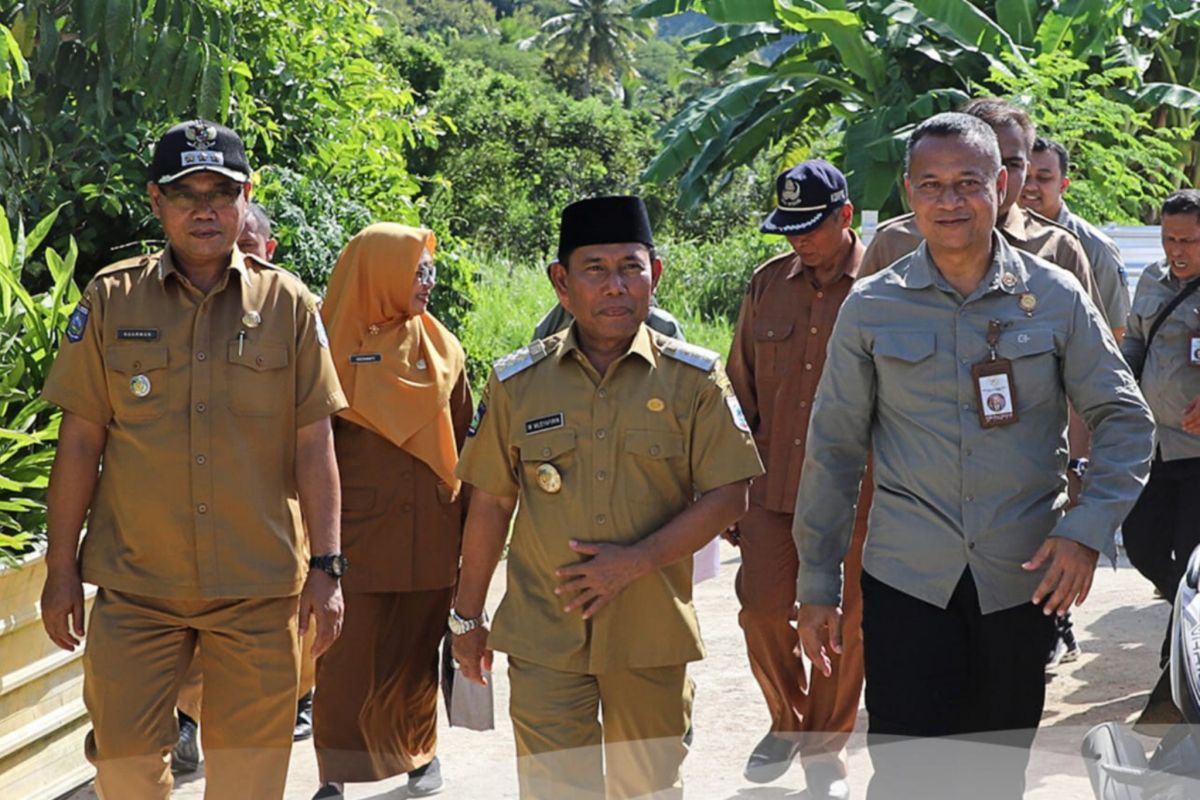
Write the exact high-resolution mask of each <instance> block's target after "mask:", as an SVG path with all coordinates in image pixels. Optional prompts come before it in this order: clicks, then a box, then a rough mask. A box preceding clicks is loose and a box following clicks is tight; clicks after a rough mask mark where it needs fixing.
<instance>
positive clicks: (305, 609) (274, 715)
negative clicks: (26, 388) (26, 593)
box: [42, 120, 346, 800]
mask: <svg viewBox="0 0 1200 800" xmlns="http://www.w3.org/2000/svg"><path fill="white" fill-rule="evenodd" d="M150 172H151V175H150V183H149V185H148V192H149V195H150V207H151V210H152V211H153V212H154V215H155V216H156V217H158V219H159V220H160V222H161V223H162V226H163V231H164V233H165V235H166V240H167V245H166V248H165V249H164V250H163V251H161V252H159V253H155V254H154V255H151V256H146V257H141V258H132V259H128V260H126V261H122V262H119V263H116V264H113V265H111V266H109V267H107V268H105V269H103V270H101V271H100V272H99V273H97V274H96V277H95V278H94V279H93V281H92V282H91V283H90V284H89V285H88V287H87V289H86V290H85V291H84V293H83V297H82V298H81V300H80V301H79V305H78V306H77V307H76V308H75V311H74V312H73V313H72V314H71V318H70V322H69V324H68V328H67V334H66V339H65V341H64V342H63V345H62V348H61V350H60V353H59V356H58V359H57V360H56V361H55V363H54V367H53V368H52V369H51V372H50V375H49V377H48V378H47V381H46V385H45V387H44V388H43V391H42V395H43V397H45V398H46V399H47V400H48V401H50V402H52V403H54V404H56V405H58V406H60V407H61V408H62V409H63V412H64V413H63V421H62V427H61V431H60V435H59V447H58V452H57V455H56V457H55V461H54V468H53V471H52V473H51V476H50V490H49V491H50V496H49V526H48V527H49V531H48V533H49V549H48V551H47V554H46V562H47V566H48V574H47V578H46V584H45V588H44V589H43V593H42V611H43V622H44V625H45V627H46V631H47V633H48V634H49V635H50V638H51V639H52V640H53V641H54V642H55V643H56V644H58V645H59V646H60V647H62V648H64V649H66V650H73V649H74V648H75V647H76V646H78V645H79V637H81V636H82V635H83V634H84V624H83V593H82V589H81V581H82V580H86V581H88V582H89V583H94V584H96V585H97V586H99V587H100V589H99V592H98V594H97V596H96V602H95V606H94V607H93V610H92V613H91V616H90V619H89V621H88V637H87V645H86V649H85V651H84V657H83V667H84V701H85V702H86V704H87V708H88V712H89V714H90V715H91V720H92V727H93V730H92V733H91V734H90V735H89V736H88V740H87V743H86V748H87V754H88V757H89V759H91V761H92V762H93V763H94V764H95V765H96V789H97V792H98V794H99V795H100V797H101V798H108V799H110V800H111V799H112V798H119V799H120V800H124V799H125V798H137V800H145V799H147V798H162V799H163V800H165V798H167V797H168V796H169V795H170V793H171V786H172V779H171V772H170V768H169V754H170V752H171V749H172V746H174V745H175V743H176V738H177V736H178V731H179V729H178V726H177V724H176V721H175V715H174V714H173V710H174V707H175V700H176V696H177V692H178V688H179V683H180V681H181V680H182V678H183V676H184V674H185V673H186V672H187V670H188V667H189V665H190V663H191V661H192V659H193V658H194V657H195V658H199V660H200V665H201V672H202V674H203V680H204V684H205V692H204V699H203V707H202V711H201V714H200V716H201V718H202V722H203V730H202V741H203V744H204V750H205V756H206V760H207V770H206V779H207V783H206V795H205V796H206V797H208V798H211V799H212V800H217V798H219V799H220V800H228V799H229V798H246V800H261V799H262V798H273V797H274V798H278V797H282V796H283V790H284V783H285V780H286V777H287V765H288V758H289V755H290V752H291V745H292V728H293V724H294V722H295V714H296V682H297V671H298V668H299V648H298V644H297V634H298V632H299V633H303V632H304V631H306V630H307V629H308V628H309V626H310V624H311V623H312V620H313V618H315V626H316V638H315V641H314V643H313V647H312V649H313V654H314V655H319V654H320V653H321V652H322V651H323V650H325V649H326V648H328V646H329V645H330V644H331V643H332V642H333V640H334V639H335V638H336V637H337V635H338V632H339V629H340V627H341V617H342V600H341V591H340V588H339V584H338V577H339V576H340V574H341V572H342V570H343V569H344V567H345V561H344V559H343V558H342V557H341V556H340V555H339V554H338V550H339V539H340V536H339V516H338V508H339V503H340V500H339V496H338V478H337V465H336V461H335V460H334V454H333V435H332V428H331V426H330V422H329V417H330V415H331V414H333V413H335V412H337V411H339V410H340V409H342V408H345V406H346V402H345V399H344V397H343V396H342V391H341V388H340V386H339V384H338V379H337V373H336V372H335V371H334V367H333V363H332V361H331V360H330V357H329V352H328V349H327V348H328V343H327V341H326V338H325V333H324V330H323V329H322V327H321V319H320V317H319V316H318V314H317V303H316V299H315V298H314V297H313V296H312V295H311V294H310V293H309V291H308V290H307V289H305V287H304V285H303V284H302V283H300V281H299V280H297V279H296V278H295V277H294V276H292V275H291V274H290V273H288V272H285V271H283V270H280V269H277V268H275V267H272V266H271V265H270V264H268V263H267V262H265V261H261V260H259V259H258V258H256V257H254V256H247V255H243V254H242V252H241V251H239V250H238V249H237V246H236V241H237V238H238V234H239V233H240V232H241V231H242V228H243V225H244V223H245V218H246V213H247V204H248V202H249V200H250V191H251V187H250V170H249V165H248V163H247V160H246V154H245V150H244V149H243V146H242V142H241V140H240V139H239V138H238V136H237V134H235V133H234V132H233V131H231V130H229V129H228V128H225V127H222V126H220V125H217V124H215V123H212V122H207V121H205V120H194V121H192V122H187V123H184V124H182V125H177V126H175V127H174V128H171V129H170V130H169V131H167V133H166V134H165V135H164V136H163V137H162V139H160V140H159V142H158V144H157V146H156V148H155V151H154V159H153V162H152V164H151V169H150ZM102 458H103V463H104V470H103V472H100V471H99V464H100V461H101V459H102ZM89 509H90V516H89V518H88V534H87V537H86V538H85V539H84V541H83V547H82V551H80V549H79V535H80V527H81V524H82V522H83V519H84V516H85V515H86V514H88V512H89ZM301 512H303V517H304V520H305V523H306V524H302V523H301ZM306 529H307V538H308V542H307V543H305V541H304V537H305V534H306ZM310 552H311V553H312V554H313V558H312V560H311V561H310V560H309V559H308V557H307V553H310ZM310 567H315V568H313V569H310ZM297 611H299V613H297ZM298 629H299V630H298Z"/></svg>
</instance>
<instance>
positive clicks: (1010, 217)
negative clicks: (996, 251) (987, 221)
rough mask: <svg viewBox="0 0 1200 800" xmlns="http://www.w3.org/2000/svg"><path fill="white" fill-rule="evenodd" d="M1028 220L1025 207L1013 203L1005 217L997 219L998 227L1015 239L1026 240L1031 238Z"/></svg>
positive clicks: (1018, 240)
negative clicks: (1028, 230)
mask: <svg viewBox="0 0 1200 800" xmlns="http://www.w3.org/2000/svg"><path fill="white" fill-rule="evenodd" d="M1028 221H1029V219H1028V215H1027V214H1026V213H1025V209H1023V208H1021V207H1020V206H1019V205H1017V204H1016V203H1013V205H1012V208H1010V209H1009V210H1008V213H1007V214H1006V215H1005V216H1004V217H1003V218H1001V219H998V220H996V227H997V228H999V229H1000V230H1002V231H1003V232H1004V234H1005V235H1006V236H1008V237H1009V238H1010V239H1012V240H1013V241H1017V242H1024V241H1025V240H1027V239H1028V238H1029V234H1028V232H1027V230H1026V228H1027V225H1028Z"/></svg>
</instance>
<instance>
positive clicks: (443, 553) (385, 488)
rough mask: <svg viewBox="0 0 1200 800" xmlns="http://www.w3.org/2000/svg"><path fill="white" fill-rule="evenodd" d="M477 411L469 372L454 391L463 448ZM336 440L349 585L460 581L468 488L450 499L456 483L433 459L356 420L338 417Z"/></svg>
mask: <svg viewBox="0 0 1200 800" xmlns="http://www.w3.org/2000/svg"><path fill="white" fill-rule="evenodd" d="M373 366H374V365H372V364H370V363H365V364H361V365H359V366H357V367H355V369H371V368H372V367H373ZM471 411H472V406H471V389H470V386H468V385H467V374H466V372H463V373H460V375H459V377H458V382H457V383H456V384H455V386H454V389H453V391H452V392H451V394H450V415H451V417H452V418H453V421H454V432H455V438H456V439H457V440H458V445H459V447H460V448H461V447H462V444H463V442H464V441H466V435H467V426H468V425H469V424H470V422H471ZM397 413H403V410H402V409H398V410H397ZM333 444H334V448H335V450H336V451H337V462H338V477H339V479H340V480H341V482H342V553H343V554H344V555H345V556H346V558H347V559H348V560H349V562H350V569H349V570H348V571H347V572H346V576H345V577H344V578H342V589H343V591H346V592H423V591H430V590H433V589H444V588H446V587H448V586H453V585H454V584H455V582H456V581H457V580H458V556H459V551H460V550H461V544H462V526H463V511H464V509H465V504H464V503H463V498H462V494H461V493H460V495H459V496H458V497H457V498H451V496H450V488H449V487H448V486H446V484H445V483H443V482H442V481H441V480H439V479H438V476H437V475H436V474H435V473H434V471H433V470H432V469H431V468H430V467H429V465H428V464H426V463H425V462H423V461H421V460H420V459H418V458H416V457H415V456H413V455H412V454H411V453H409V452H408V451H407V450H402V449H401V448H399V447H397V446H396V445H394V444H392V443H391V442H390V441H388V440H387V439H385V438H383V437H382V436H380V435H378V434H376V433H374V432H372V431H369V430H367V429H366V428H363V427H361V426H359V425H356V424H354V423H353V422H348V421H346V420H344V419H341V418H337V419H335V420H334V422H333Z"/></svg>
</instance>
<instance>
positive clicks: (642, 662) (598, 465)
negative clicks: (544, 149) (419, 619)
mask: <svg viewBox="0 0 1200 800" xmlns="http://www.w3.org/2000/svg"><path fill="white" fill-rule="evenodd" d="M473 429H474V432H473V433H472V434H470V435H469V438H468V439H467V445H466V447H464V448H463V454H462V460H461V461H460V462H459V464H458V475H459V477H461V478H462V480H463V481H464V482H466V483H469V484H471V485H472V486H476V487H478V488H479V489H482V490H483V491H485V492H487V493H488V494H493V495H497V496H502V497H519V498H520V501H519V502H518V504H517V516H516V522H515V524H514V526H513V533H512V543H511V545H510V547H509V551H508V560H507V568H508V588H507V591H506V593H505V595H504V599H503V600H502V601H501V603H500V607H499V609H498V610H497V611H496V619H495V623H494V625H493V627H492V632H491V636H490V638H489V639H488V645H489V646H490V647H494V648H495V649H497V650H501V651H504V652H507V653H510V654H511V655H514V656H518V657H519V658H523V659H525V660H527V661H532V662H534V663H536V664H541V665H543V666H547V667H551V668H554V669H560V670H564V671H568V672H580V673H587V674H598V673H602V672H609V671H615V670H625V669H645V668H650V667H660V666H668V665H671V664H682V663H685V662H688V661H695V660H697V659H699V658H702V657H703V656H704V650H703V647H702V645H701V643H700V631H699V628H698V626H697V623H696V611H695V608H694V607H693V606H692V558H691V557H690V556H689V557H687V558H684V559H680V560H679V561H676V562H675V563H673V564H669V565H667V566H666V567H663V568H662V569H659V570H657V571H655V572H654V573H652V574H650V575H647V576H645V577H643V578H640V579H638V580H636V581H634V582H633V583H631V584H630V585H629V586H627V587H625V589H624V590H623V591H622V592H621V593H620V594H618V595H617V596H616V597H615V598H614V599H613V600H612V602H611V603H609V604H608V605H607V606H605V607H604V608H603V609H601V610H600V611H599V612H598V613H597V614H596V616H594V617H592V618H591V619H590V620H585V619H583V617H582V616H581V615H580V614H579V612H578V611H575V612H572V613H569V614H568V613H564V612H563V610H562V606H563V600H562V598H560V597H558V596H556V595H555V594H554V589H555V587H556V586H557V585H558V584H559V579H558V578H556V577H555V575H554V571H555V570H556V569H558V568H559V567H561V566H564V565H568V564H576V563H578V562H579V561H580V560H581V559H580V556H579V555H578V554H577V553H575V552H574V551H573V550H572V549H571V548H570V545H569V542H570V540H571V539H579V540H582V541H585V542H622V543H625V542H636V541H638V540H640V539H643V538H645V537H646V536H649V535H650V534H653V533H654V532H655V531H657V530H658V529H659V528H661V527H662V526H663V525H665V524H666V523H667V522H669V521H670V520H672V519H674V518H675V517H676V516H678V515H679V514H680V512H682V511H683V510H684V509H686V508H687V507H688V506H689V505H690V504H691V503H692V502H693V499H694V498H695V496H696V494H697V493H700V494H703V493H704V492H708V491H711V490H713V489H717V488H719V487H721V486H725V485H727V484H730V483H736V482H738V481H743V480H746V479H748V478H754V477H756V476H758V475H761V474H762V466H761V464H760V462H759V459H758V453H757V452H756V451H755V449H754V442H753V441H752V440H751V438H750V434H749V428H748V426H746V424H745V421H744V419H743V418H742V416H741V410H740V408H738V405H737V398H736V397H734V396H733V392H732V390H731V389H730V388H729V382H728V380H727V379H726V377H725V371H724V370H723V369H722V368H721V365H720V360H719V358H718V357H717V355H716V353H712V352H710V351H707V350H703V349H702V348H699V347H695V346H693V345H688V344H684V343H682V342H678V341H676V340H674V339H670V338H668V337H666V336H663V335H662V334H659V333H654V332H652V331H651V330H650V329H649V328H647V327H646V326H645V325H643V326H642V327H641V328H640V329H639V331H638V333H637V335H636V336H635V337H634V340H633V343H632V344H631V346H630V348H629V351H628V352H627V353H626V354H625V355H623V356H621V358H619V359H618V360H617V361H615V362H613V364H612V365H610V366H609V368H608V371H607V373H606V374H605V375H600V374H598V373H597V372H596V370H595V368H594V367H592V365H591V363H590V362H589V361H588V360H587V358H586V357H584V355H583V354H582V353H581V352H580V351H579V348H578V345H577V343H576V338H575V325H574V324H572V325H571V327H569V328H568V329H567V330H566V331H563V332H561V333H558V334H555V335H554V336H551V337H549V338H547V339H541V340H539V341H536V342H534V343H533V344H531V345H529V346H528V347H525V348H522V349H521V350H518V351H517V352H516V353H513V354H512V355H510V356H507V357H505V358H504V359H501V360H500V361H498V362H496V365H495V371H494V372H493V374H492V377H491V380H490V381H488V385H487V388H486V389H485V390H484V396H483V400H482V402H481V403H480V405H479V410H478V411H477V412H476V422H474V423H473ZM550 469H552V470H553V473H554V474H556V475H557V476H558V477H559V478H560V480H561V486H560V487H556V486H555V485H554V484H553V482H548V481H547V480H546V477H547V475H546V473H547V470H550ZM539 470H541V473H542V480H541V481H539Z"/></svg>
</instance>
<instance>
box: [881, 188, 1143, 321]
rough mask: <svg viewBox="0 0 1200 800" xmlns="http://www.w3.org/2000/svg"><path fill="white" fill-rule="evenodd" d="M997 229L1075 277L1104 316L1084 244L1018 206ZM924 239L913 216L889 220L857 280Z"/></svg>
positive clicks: (913, 247)
mask: <svg viewBox="0 0 1200 800" xmlns="http://www.w3.org/2000/svg"><path fill="white" fill-rule="evenodd" d="M996 229H997V230H999V231H1000V233H1001V234H1003V236H1004V239H1005V240H1006V241H1007V242H1008V243H1009V244H1010V245H1012V246H1013V247H1015V248H1017V249H1018V250H1023V251H1025V252H1026V253H1032V254H1033V255H1035V256H1037V257H1039V258H1043V259H1045V260H1046V261H1049V262H1050V263H1051V264H1054V265H1056V266H1059V267H1062V268H1063V269H1065V270H1066V271H1067V272H1069V273H1071V274H1072V275H1074V276H1075V277H1076V278H1077V279H1078V280H1079V285H1080V286H1082V287H1083V291H1084V294H1086V295H1087V296H1088V297H1090V298H1091V300H1092V302H1093V303H1095V304H1096V308H1098V309H1100V312H1101V313H1102V314H1103V313H1104V309H1105V305H1104V298H1103V297H1102V296H1101V294H1100V290H1099V289H1098V288H1097V286H1096V281H1095V278H1093V277H1092V267H1091V264H1090V263H1089V262H1088V257H1087V254H1086V253H1085V252H1084V250H1083V244H1082V243H1081V242H1080V241H1079V237H1077V236H1076V235H1075V234H1074V233H1072V232H1071V231H1069V230H1067V229H1066V228H1064V227H1062V226H1061V225H1059V224H1057V223H1055V222H1051V221H1050V220H1048V219H1046V218H1045V217H1043V216H1041V215H1040V214H1036V213H1034V212H1033V211H1030V210H1029V209H1026V208H1021V207H1020V206H1017V205H1014V206H1013V207H1012V208H1010V209H1009V210H1008V213H1007V215H1006V216H1005V217H1004V218H1003V219H998V220H996ZM924 239H925V237H924V236H922V235H921V232H920V231H919V230H918V229H917V222H916V219H915V218H914V217H913V215H912V214H902V215H901V216H898V217H893V218H892V219H889V220H888V221H887V222H884V223H883V224H881V225H880V226H879V228H878V229H877V230H876V231H875V237H874V238H873V239H871V244H869V245H867V253H866V255H864V256H863V263H862V268H861V269H860V270H859V277H862V278H866V277H869V276H871V275H874V274H875V273H877V272H880V271H882V270H883V269H886V268H887V267H888V266H890V265H892V264H894V263H896V262H897V261H899V260H900V258H901V257H903V256H906V255H908V254H909V253H911V252H912V251H914V250H916V249H917V245H919V244H920V243H921V242H922V241H924ZM1122 324H1124V320H1123V319H1119V320H1110V324H1109V327H1110V328H1119V327H1120V326H1121V325H1122Z"/></svg>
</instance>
